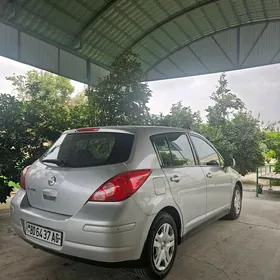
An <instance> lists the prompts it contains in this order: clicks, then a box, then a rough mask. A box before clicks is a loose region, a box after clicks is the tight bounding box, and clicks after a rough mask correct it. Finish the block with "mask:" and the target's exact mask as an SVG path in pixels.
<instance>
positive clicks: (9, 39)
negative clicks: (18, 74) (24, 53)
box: [0, 23, 18, 59]
mask: <svg viewBox="0 0 280 280" xmlns="http://www.w3.org/2000/svg"><path fill="white" fill-rule="evenodd" d="M0 38H1V40H0V54H1V55H5V56H6V57H8V58H11V59H18V31H17V30H16V29H14V28H12V27H10V26H7V25H5V24H2V23H0Z"/></svg>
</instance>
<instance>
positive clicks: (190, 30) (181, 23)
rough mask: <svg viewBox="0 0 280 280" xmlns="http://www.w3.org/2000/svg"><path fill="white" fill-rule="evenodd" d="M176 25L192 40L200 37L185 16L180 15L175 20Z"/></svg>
mask: <svg viewBox="0 0 280 280" xmlns="http://www.w3.org/2000/svg"><path fill="white" fill-rule="evenodd" d="M175 21H176V22H177V24H178V25H179V26H180V27H181V28H182V29H183V30H185V32H186V33H187V34H188V35H189V37H190V38H191V39H192V40H193V39H196V38H199V37H200V34H199V32H198V31H197V29H196V28H195V27H194V26H193V24H192V23H191V22H190V20H189V18H187V16H186V15H182V16H180V17H178V18H176V20H175Z"/></svg>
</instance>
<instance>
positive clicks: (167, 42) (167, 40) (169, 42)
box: [152, 28, 178, 51]
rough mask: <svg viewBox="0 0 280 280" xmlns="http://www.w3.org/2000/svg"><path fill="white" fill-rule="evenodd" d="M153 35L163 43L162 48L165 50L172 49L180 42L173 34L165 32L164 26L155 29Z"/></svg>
mask: <svg viewBox="0 0 280 280" xmlns="http://www.w3.org/2000/svg"><path fill="white" fill-rule="evenodd" d="M173 32H174V31H173ZM171 34H172V33H171ZM152 36H153V38H155V39H156V40H157V41H158V42H159V43H160V44H161V45H162V48H164V49H165V50H169V51H171V50H173V49H174V48H176V47H177V46H178V43H177V42H176V41H175V40H174V39H173V37H172V35H169V34H167V32H164V30H163V28H162V29H157V30H156V31H154V32H153V34H152Z"/></svg>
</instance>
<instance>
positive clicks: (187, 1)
mask: <svg viewBox="0 0 280 280" xmlns="http://www.w3.org/2000/svg"><path fill="white" fill-rule="evenodd" d="M176 2H178V3H179V4H180V6H182V7H184V8H189V7H191V6H194V5H197V2H198V1H197V0H177V1H176Z"/></svg>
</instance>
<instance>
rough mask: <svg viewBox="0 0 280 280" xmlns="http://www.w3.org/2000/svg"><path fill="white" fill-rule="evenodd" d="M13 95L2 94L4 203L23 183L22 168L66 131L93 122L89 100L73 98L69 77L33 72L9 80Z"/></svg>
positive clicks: (0, 181) (0, 194)
mask: <svg viewBox="0 0 280 280" xmlns="http://www.w3.org/2000/svg"><path fill="white" fill-rule="evenodd" d="M7 80H9V81H11V83H12V87H13V94H14V96H11V95H9V94H0V150H1V152H0V203H1V202H4V201H5V200H6V197H7V195H8V194H9V193H10V191H11V187H9V186H8V183H9V181H14V182H19V175H20V171H21V170H22V168H23V167H24V166H26V165H29V164H31V163H32V162H33V161H34V160H35V159H37V158H38V157H40V155H42V153H43V152H44V151H45V150H46V147H45V144H46V143H51V142H53V141H54V140H56V139H57V138H58V136H59V135H60V134H61V132H62V131H64V130H66V129H70V128H73V127H79V126H85V125H87V123H88V122H89V114H88V110H89V106H88V104H87V97H86V96H85V94H84V93H80V94H79V95H77V96H76V97H75V98H72V96H71V95H72V94H73V92H74V87H73V86H72V85H71V83H70V81H69V80H68V79H66V78H62V77H58V76H56V75H53V74H50V73H45V72H38V71H34V70H33V71H29V72H27V73H26V75H18V76H17V75H13V76H12V77H8V78H7Z"/></svg>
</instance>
